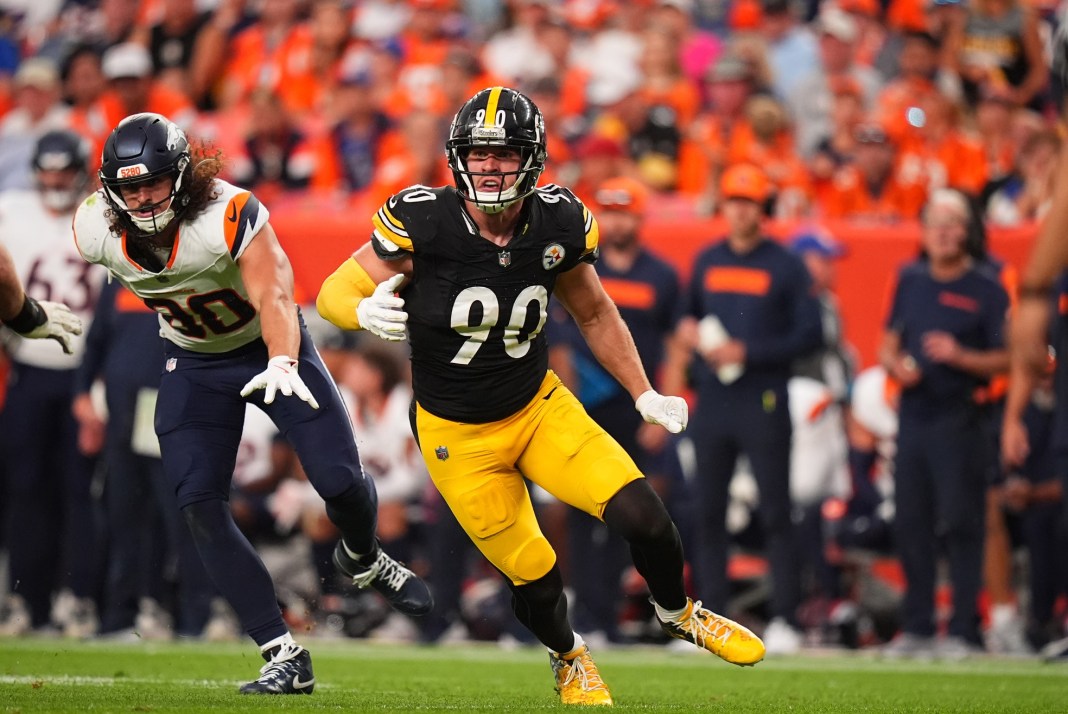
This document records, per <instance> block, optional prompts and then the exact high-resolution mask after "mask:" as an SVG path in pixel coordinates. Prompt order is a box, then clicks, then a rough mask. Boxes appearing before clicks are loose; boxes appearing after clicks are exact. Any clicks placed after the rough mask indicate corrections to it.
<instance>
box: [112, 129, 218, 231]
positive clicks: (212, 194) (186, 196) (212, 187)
mask: <svg viewBox="0 0 1068 714" xmlns="http://www.w3.org/2000/svg"><path fill="white" fill-rule="evenodd" d="M222 169H223V153H222V150H221V149H219V148H217V147H216V146H214V145H212V144H211V143H209V142H206V141H203V140H200V139H191V140H190V141H189V163H188V164H186V166H185V168H184V169H182V186H183V188H182V195H181V196H176V197H175V199H174V200H175V202H177V203H178V205H175V206H174V218H173V219H172V221H171V222H172V223H174V224H177V223H178V222H179V221H183V220H192V219H194V218H196V217H197V216H199V215H200V214H201V213H203V212H204V209H206V208H207V207H208V204H209V203H211V201H212V200H214V199H215V198H217V197H218V196H219V190H218V187H217V186H216V184H215V179H216V177H217V176H218V175H219V172H220V171H222ZM104 215H105V216H106V217H107V219H108V221H109V222H110V223H111V230H112V232H113V233H116V234H121V233H123V232H127V233H132V234H134V235H144V233H143V232H142V231H141V230H140V229H138V228H137V226H136V225H135V224H134V222H133V221H131V220H130V217H129V216H127V215H126V214H125V213H121V212H119V211H116V210H114V209H112V208H108V210H107V211H106V212H105V214H104Z"/></svg>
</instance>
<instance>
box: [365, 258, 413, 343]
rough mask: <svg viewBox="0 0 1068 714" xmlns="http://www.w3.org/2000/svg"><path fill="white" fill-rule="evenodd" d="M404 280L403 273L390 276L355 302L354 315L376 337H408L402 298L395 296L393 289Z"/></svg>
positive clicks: (399, 338) (396, 339) (388, 338)
mask: <svg viewBox="0 0 1068 714" xmlns="http://www.w3.org/2000/svg"><path fill="white" fill-rule="evenodd" d="M403 281H404V275H403V274H401V273H397V274H396V275H394V276H393V277H392V278H389V279H388V280H384V281H383V282H381V283H379V285H378V287H377V288H375V291H374V292H373V293H372V294H371V295H370V296H368V297H365V298H364V299H363V300H360V301H359V302H358V303H356V317H357V318H358V319H359V320H360V327H362V328H364V329H365V330H367V331H369V332H370V333H371V334H372V335H375V336H376V337H381V338H382V339H383V340H388V341H390V342H401V341H403V340H406V339H408V326H407V324H405V323H407V322H408V313H406V312H405V311H404V298H400V297H397V295H396V294H395V291H396V289H397V286H399V285H400V284H401V283H402V282H403Z"/></svg>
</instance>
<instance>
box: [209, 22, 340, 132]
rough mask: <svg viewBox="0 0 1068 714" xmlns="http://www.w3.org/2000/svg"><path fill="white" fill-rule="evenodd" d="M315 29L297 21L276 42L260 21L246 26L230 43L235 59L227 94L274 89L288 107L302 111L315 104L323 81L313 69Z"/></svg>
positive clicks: (243, 96) (227, 79)
mask: <svg viewBox="0 0 1068 714" xmlns="http://www.w3.org/2000/svg"><path fill="white" fill-rule="evenodd" d="M312 42H313V38H312V34H311V30H310V29H308V27H307V26H305V25H296V26H294V27H293V28H291V29H290V31H289V32H288V33H287V34H286V36H285V38H284V39H283V40H282V41H281V42H279V43H278V44H277V45H276V46H274V47H271V46H270V45H269V44H268V42H267V36H266V33H265V32H264V31H263V28H262V27H260V26H259V25H253V26H252V27H250V28H248V29H247V30H244V31H243V32H241V34H239V35H238V36H237V37H235V38H234V39H233V42H232V43H231V45H230V53H231V57H232V59H231V60H230V63H229V65H228V66H227V68H226V71H225V76H224V81H225V83H226V89H225V91H224V95H223V96H224V98H225V99H226V100H228V101H241V100H244V99H247V98H248V96H249V94H251V93H252V91H253V90H255V89H259V88H265V89H271V90H273V91H274V92H275V93H277V94H278V96H279V97H281V99H282V103H283V104H285V106H286V108H287V109H289V110H290V111H292V112H296V113H298V114H302V113H306V112H308V111H309V110H311V109H312V108H314V106H315V102H316V100H317V99H318V97H319V91H320V86H319V85H320V83H319V81H318V80H317V79H316V77H315V75H314V74H313V73H312V66H311V47H312Z"/></svg>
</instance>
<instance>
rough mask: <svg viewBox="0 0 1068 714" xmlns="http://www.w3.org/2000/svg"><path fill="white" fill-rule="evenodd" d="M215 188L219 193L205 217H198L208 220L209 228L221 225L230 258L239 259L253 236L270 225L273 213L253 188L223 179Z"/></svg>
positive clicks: (217, 182) (217, 181)
mask: <svg viewBox="0 0 1068 714" xmlns="http://www.w3.org/2000/svg"><path fill="white" fill-rule="evenodd" d="M216 187H217V188H216V190H217V191H218V195H217V196H216V197H215V199H213V200H212V201H211V203H209V204H208V207H207V209H206V210H205V211H204V214H203V216H201V217H198V218H203V219H204V220H205V221H206V225H205V227H206V229H207V230H208V231H214V230H217V228H218V227H221V228H222V236H223V240H224V241H225V242H226V250H227V251H228V252H229V253H230V257H232V258H233V259H234V260H237V259H238V258H239V257H240V256H241V254H242V253H243V252H245V248H247V247H248V245H249V243H250V242H251V241H252V238H253V236H255V235H256V234H257V233H259V232H260V229H261V228H263V227H264V226H265V225H266V224H267V221H268V220H269V219H270V213H269V212H268V211H267V208H266V206H264V205H263V204H262V203H260V201H259V199H258V198H256V196H255V195H253V193H252V192H251V191H247V190H245V189H243V188H239V187H237V186H234V185H233V184H229V183H227V182H226V181H222V180H221V179H216ZM195 220H196V219H195Z"/></svg>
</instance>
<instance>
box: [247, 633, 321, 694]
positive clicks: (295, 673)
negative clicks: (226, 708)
mask: <svg viewBox="0 0 1068 714" xmlns="http://www.w3.org/2000/svg"><path fill="white" fill-rule="evenodd" d="M263 656H264V658H265V659H266V660H267V664H265V665H263V668H262V669H260V678H259V679H257V680H256V681H255V682H249V683H248V684H243V685H241V690H240V691H241V693H242V694H311V693H312V692H313V691H314V690H315V674H314V673H313V672H312V663H311V653H309V652H308V650H306V649H304V648H303V647H301V646H300V645H282V647H281V648H279V650H278V652H276V653H275V654H274V655H273V656H271V655H268V654H267V653H264V655H263Z"/></svg>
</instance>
